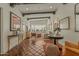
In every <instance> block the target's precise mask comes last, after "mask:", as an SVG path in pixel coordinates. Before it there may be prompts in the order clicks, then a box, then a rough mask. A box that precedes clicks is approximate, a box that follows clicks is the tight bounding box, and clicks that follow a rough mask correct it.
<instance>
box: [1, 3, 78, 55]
mask: <svg viewBox="0 0 79 59" xmlns="http://www.w3.org/2000/svg"><path fill="white" fill-rule="evenodd" d="M0 32H1V33H0V55H7V56H67V55H68V56H71V55H73V56H74V55H78V56H79V33H78V32H79V4H78V3H2V4H0Z"/></svg>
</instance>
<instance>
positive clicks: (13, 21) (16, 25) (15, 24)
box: [10, 12, 21, 31]
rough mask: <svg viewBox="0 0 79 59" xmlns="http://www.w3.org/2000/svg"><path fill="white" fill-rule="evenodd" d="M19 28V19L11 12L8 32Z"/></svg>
mask: <svg viewBox="0 0 79 59" xmlns="http://www.w3.org/2000/svg"><path fill="white" fill-rule="evenodd" d="M20 27H21V18H20V17H19V16H17V15H16V14H14V13H13V12H10V31H14V30H17V29H20Z"/></svg>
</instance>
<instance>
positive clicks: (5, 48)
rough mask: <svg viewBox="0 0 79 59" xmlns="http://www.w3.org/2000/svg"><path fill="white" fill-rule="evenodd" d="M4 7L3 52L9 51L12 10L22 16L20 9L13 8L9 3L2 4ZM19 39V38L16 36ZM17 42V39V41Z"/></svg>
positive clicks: (0, 5)
mask: <svg viewBox="0 0 79 59" xmlns="http://www.w3.org/2000/svg"><path fill="white" fill-rule="evenodd" d="M0 7H1V8H2V9H3V12H2V13H3V14H2V36H1V37H2V38H1V53H5V52H7V51H8V35H9V34H10V33H11V32H10V11H12V12H14V13H15V14H17V15H18V16H20V17H22V16H21V13H20V11H19V10H18V9H17V8H11V7H10V6H9V4H6V3H5V4H0ZM16 39H17V38H16ZM15 43H16V41H15Z"/></svg>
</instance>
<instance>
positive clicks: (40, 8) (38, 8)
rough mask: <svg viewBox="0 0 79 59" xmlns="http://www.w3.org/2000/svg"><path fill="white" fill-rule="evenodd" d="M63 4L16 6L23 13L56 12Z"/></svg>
mask: <svg viewBox="0 0 79 59" xmlns="http://www.w3.org/2000/svg"><path fill="white" fill-rule="evenodd" d="M59 5H61V3H44V4H22V5H16V7H18V8H19V10H20V11H21V12H22V13H33V12H45V11H54V10H55V9H56V8H58V7H59Z"/></svg>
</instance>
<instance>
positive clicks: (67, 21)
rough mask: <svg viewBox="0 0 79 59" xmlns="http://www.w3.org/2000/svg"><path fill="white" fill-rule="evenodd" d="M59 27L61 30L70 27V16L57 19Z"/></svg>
mask: <svg viewBox="0 0 79 59" xmlns="http://www.w3.org/2000/svg"><path fill="white" fill-rule="evenodd" d="M59 27H60V29H61V30H68V29H70V18H69V17H65V18H63V19H61V20H60V21H59Z"/></svg>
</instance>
